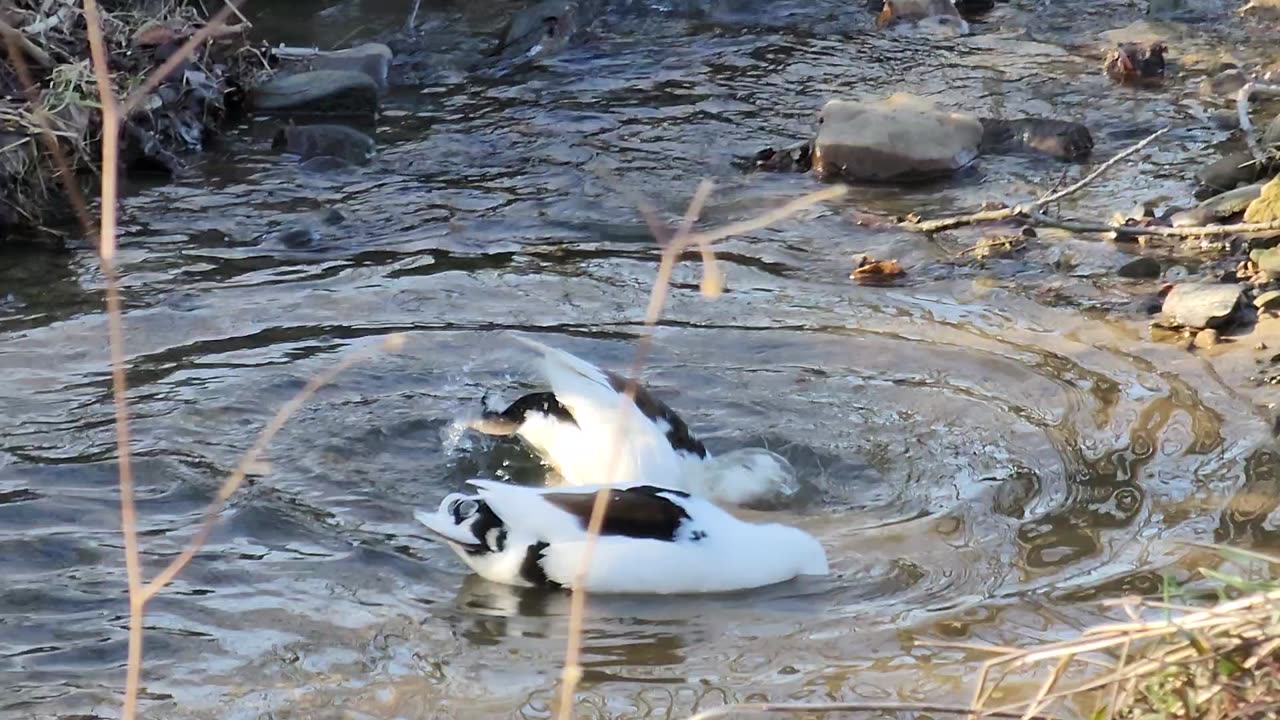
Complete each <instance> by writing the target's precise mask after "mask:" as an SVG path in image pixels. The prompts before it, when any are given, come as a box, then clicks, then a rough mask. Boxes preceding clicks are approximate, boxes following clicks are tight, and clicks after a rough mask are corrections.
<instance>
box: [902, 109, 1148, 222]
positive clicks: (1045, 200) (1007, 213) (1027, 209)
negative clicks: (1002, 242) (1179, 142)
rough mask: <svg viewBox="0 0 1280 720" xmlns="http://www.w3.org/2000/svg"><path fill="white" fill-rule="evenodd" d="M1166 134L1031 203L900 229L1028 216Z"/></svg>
mask: <svg viewBox="0 0 1280 720" xmlns="http://www.w3.org/2000/svg"><path fill="white" fill-rule="evenodd" d="M1167 132H1169V128H1167V127H1165V128H1161V129H1159V130H1157V131H1155V132H1153V133H1151V134H1150V135H1148V136H1147V137H1145V138H1143V139H1142V140H1140V141H1138V142H1137V143H1135V144H1134V145H1131V146H1129V147H1128V148H1125V149H1124V150H1122V151H1120V152H1119V153H1117V154H1116V155H1115V157H1112V158H1111V159H1110V160H1107V161H1106V162H1104V163H1102V164H1101V165H1099V166H1098V167H1097V168H1095V169H1094V171H1093V172H1091V173H1089V174H1088V175H1086V176H1084V178H1082V179H1081V180H1080V181H1079V182H1077V183H1074V184H1073V185H1070V186H1069V187H1066V188H1064V189H1062V190H1059V191H1058V192H1055V193H1052V194H1050V195H1046V196H1044V197H1042V198H1040V199H1038V200H1034V201H1032V202H1030V203H1025V204H1019V205H1015V206H1013V207H1009V208H1000V209H997V210H983V211H981V212H976V213H970V214H968V215H955V216H952V217H945V218H938V219H937V220H928V221H923V222H906V223H901V224H900V225H899V227H902V228H904V229H906V230H912V231H914V232H922V233H932V232H938V231H939V230H949V229H951V228H954V227H960V226H962V225H974V224H977V223H983V222H993V221H997V220H1008V219H1010V218H1015V217H1020V216H1024V215H1028V214H1030V213H1031V212H1033V211H1037V210H1040V209H1041V208H1044V207H1046V206H1048V205H1051V204H1053V203H1055V202H1057V201H1059V200H1061V199H1063V198H1065V197H1067V196H1068V195H1073V194H1075V193H1077V192H1079V191H1081V190H1083V189H1084V188H1085V187H1087V186H1088V185H1089V183H1091V182H1093V181H1094V180H1097V179H1098V178H1099V177H1101V176H1102V175H1103V173H1105V172H1107V171H1108V170H1110V169H1111V168H1113V167H1115V166H1116V164H1117V163H1119V162H1120V161H1121V160H1123V159H1125V158H1127V157H1129V156H1130V155H1132V154H1134V153H1136V152H1138V151H1139V150H1141V149H1143V148H1145V147H1146V146H1147V145H1149V144H1151V143H1152V142H1153V141H1154V140H1155V139H1156V138H1158V137H1160V136H1161V135H1164V134H1165V133H1167Z"/></svg>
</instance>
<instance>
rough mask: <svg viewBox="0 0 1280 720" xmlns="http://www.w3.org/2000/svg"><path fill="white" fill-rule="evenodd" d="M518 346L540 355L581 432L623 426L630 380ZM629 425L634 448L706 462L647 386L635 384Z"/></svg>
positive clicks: (539, 347) (537, 345) (547, 349)
mask: <svg viewBox="0 0 1280 720" xmlns="http://www.w3.org/2000/svg"><path fill="white" fill-rule="evenodd" d="M513 337H515V338H516V339H517V340H519V341H520V342H521V343H523V344H525V345H526V346H528V347H530V348H532V349H534V350H536V351H538V352H539V353H540V354H541V356H542V357H541V362H540V363H539V369H540V370H541V371H542V374H543V375H544V376H545V377H546V378H547V381H548V382H549V383H550V384H551V389H552V390H553V391H554V392H555V395H556V398H557V399H558V400H559V401H560V403H561V404H562V405H563V406H564V407H566V408H567V409H568V410H569V412H570V413H571V414H572V416H573V417H574V418H575V419H576V420H577V423H578V425H579V426H580V427H583V428H587V427H601V428H609V427H613V426H614V425H616V424H617V423H618V422H619V417H622V416H620V415H619V411H618V408H619V404H620V403H622V402H624V401H625V399H626V398H625V393H626V391H627V387H628V385H631V384H632V381H631V380H630V379H629V378H626V377H623V376H621V375H619V374H617V373H613V372H609V371H608V370H602V369H600V368H598V367H596V366H595V365H592V364H591V363H589V362H587V361H586V360H583V359H582V358H580V357H578V356H576V355H573V354H571V353H568V352H566V351H564V350H560V349H557V348H553V347H551V346H549V345H545V344H543V343H541V342H538V341H537V340H533V339H531V338H528V337H524V336H522V335H514V336H513ZM634 386H635V387H634V396H633V398H634V399H633V400H632V401H631V402H630V403H627V404H628V405H630V406H631V407H630V408H629V409H630V410H633V411H634V412H628V413H627V419H628V420H630V421H631V422H630V423H629V425H630V427H628V428H627V438H628V440H629V442H630V443H631V445H632V446H633V447H635V448H641V447H645V446H650V445H658V446H662V445H669V446H670V447H671V449H672V450H675V451H677V452H682V453H688V454H692V455H696V456H698V457H706V456H707V450H706V447H705V446H703V444H702V442H701V441H700V440H698V439H697V438H696V437H695V436H694V435H693V433H692V432H691V431H690V430H689V426H688V424H686V423H685V421H684V420H683V419H681V417H680V416H679V415H678V414H676V411H675V410H672V409H671V407H670V406H668V405H667V404H666V403H664V402H662V401H661V400H659V399H658V398H657V397H656V396H654V395H653V393H651V392H650V391H649V389H648V388H646V387H645V386H644V385H643V384H641V383H640V382H638V381H636V382H635V383H634Z"/></svg>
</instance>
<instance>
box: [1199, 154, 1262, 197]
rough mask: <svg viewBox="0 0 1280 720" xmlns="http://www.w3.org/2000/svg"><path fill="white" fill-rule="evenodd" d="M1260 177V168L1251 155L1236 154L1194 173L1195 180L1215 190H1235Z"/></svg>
mask: <svg viewBox="0 0 1280 720" xmlns="http://www.w3.org/2000/svg"><path fill="white" fill-rule="evenodd" d="M1262 175H1263V172H1262V167H1261V166H1260V165H1259V164H1258V163H1257V161H1255V160H1254V159H1253V156H1252V155H1250V154H1249V153H1247V152H1237V153H1231V154H1230V155H1228V156H1226V157H1224V158H1220V159H1218V160H1215V161H1214V162H1212V163H1210V164H1209V165H1208V166H1206V167H1204V168H1202V169H1201V170H1200V172H1198V173H1196V179H1197V180H1199V181H1200V183H1201V184H1203V185H1206V186H1208V187H1211V188H1213V189H1215V190H1235V189H1236V188H1237V187H1239V186H1240V185H1247V184H1249V183H1252V182H1256V181H1258V180H1259V179H1260V178H1261V177H1262Z"/></svg>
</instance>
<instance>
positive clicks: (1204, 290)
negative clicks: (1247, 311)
mask: <svg viewBox="0 0 1280 720" xmlns="http://www.w3.org/2000/svg"><path fill="white" fill-rule="evenodd" d="M1240 295H1241V287H1240V286H1239V285H1234V284H1227V283H1179V284H1177V285H1174V286H1173V289H1172V290H1170V291H1169V294H1168V295H1166V296H1165V298H1164V305H1163V306H1162V307H1161V308H1160V314H1161V318H1162V319H1163V320H1164V321H1165V322H1166V323H1169V324H1172V325H1177V326H1181V327H1189V328H1207V327H1217V326H1219V325H1224V324H1226V323H1227V321H1228V320H1230V318H1231V315H1232V314H1233V313H1234V312H1235V310H1236V308H1237V307H1238V306H1239V304H1240Z"/></svg>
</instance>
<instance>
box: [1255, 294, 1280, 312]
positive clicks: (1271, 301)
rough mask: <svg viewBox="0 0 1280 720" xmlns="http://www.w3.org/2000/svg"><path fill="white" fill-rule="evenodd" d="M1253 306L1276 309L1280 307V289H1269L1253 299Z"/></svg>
mask: <svg viewBox="0 0 1280 720" xmlns="http://www.w3.org/2000/svg"><path fill="white" fill-rule="evenodd" d="M1253 306H1254V307H1256V308H1258V309H1259V310H1275V309H1277V308H1280V290H1268V291H1266V292H1264V293H1262V294H1261V295H1259V296H1258V297H1256V298H1254V299H1253Z"/></svg>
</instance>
